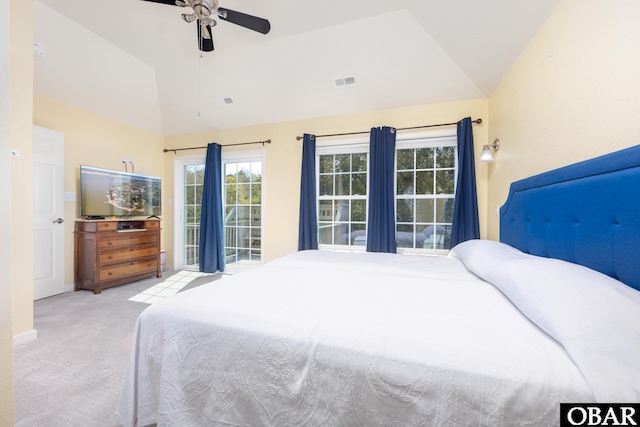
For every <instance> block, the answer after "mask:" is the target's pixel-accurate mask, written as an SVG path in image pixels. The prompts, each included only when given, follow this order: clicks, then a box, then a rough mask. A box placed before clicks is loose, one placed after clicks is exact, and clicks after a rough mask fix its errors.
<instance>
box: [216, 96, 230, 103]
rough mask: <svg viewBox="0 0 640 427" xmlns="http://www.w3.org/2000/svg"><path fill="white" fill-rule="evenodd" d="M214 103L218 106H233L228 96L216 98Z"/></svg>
mask: <svg viewBox="0 0 640 427" xmlns="http://www.w3.org/2000/svg"><path fill="white" fill-rule="evenodd" d="M216 103H217V104H218V105H231V104H233V98H231V97H230V96H221V97H220V98H216Z"/></svg>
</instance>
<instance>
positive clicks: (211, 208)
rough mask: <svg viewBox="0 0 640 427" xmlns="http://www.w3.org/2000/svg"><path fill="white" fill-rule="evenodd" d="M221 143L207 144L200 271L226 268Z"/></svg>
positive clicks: (201, 224) (208, 271)
mask: <svg viewBox="0 0 640 427" xmlns="http://www.w3.org/2000/svg"><path fill="white" fill-rule="evenodd" d="M221 152H222V150H221V146H220V145H218V144H215V143H211V144H209V145H208V146H207V160H206V162H205V165H204V185H203V187H202V211H201V213H200V246H199V249H200V254H199V258H200V271H203V272H206V273H215V272H216V271H224V222H223V217H222V154H221Z"/></svg>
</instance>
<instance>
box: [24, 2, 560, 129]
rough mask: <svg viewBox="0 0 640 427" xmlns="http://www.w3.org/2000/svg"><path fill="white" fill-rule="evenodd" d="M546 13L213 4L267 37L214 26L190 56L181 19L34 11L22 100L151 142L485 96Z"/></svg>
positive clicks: (118, 5)
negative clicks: (226, 100)
mask: <svg viewBox="0 0 640 427" xmlns="http://www.w3.org/2000/svg"><path fill="white" fill-rule="evenodd" d="M559 1H560V0H535V1H533V0H531V1H513V0H484V1H478V0H447V1H443V0H385V1H382V0H343V1H342V2H339V3H337V4H336V3H333V4H328V3H326V2H323V1H317V0H315V1H312V0H220V6H222V7H226V8H229V9H233V10H237V11H241V12H245V13H248V14H251V15H256V16H260V17H263V18H267V19H269V21H270V22H271V32H270V33H269V34H267V35H263V34H259V33H256V32H254V31H251V30H247V29H245V28H242V27H239V26H236V25H233V24H231V23H228V22H225V21H218V25H217V26H216V27H214V28H213V39H214V45H215V50H214V51H213V52H205V53H203V55H202V58H201V57H200V52H199V51H198V50H197V30H196V26H195V25H196V24H195V23H191V24H187V23H186V22H184V21H183V20H182V19H181V17H180V15H181V14H182V13H184V12H187V10H185V9H182V8H179V7H175V6H170V5H164V4H157V3H151V2H147V1H140V0H82V1H78V0H36V1H35V13H34V15H35V17H34V19H35V30H34V33H35V34H34V41H35V42H36V43H38V44H40V45H42V47H43V48H44V50H45V54H44V56H41V57H36V58H35V60H34V63H35V65H34V67H35V70H34V75H35V82H34V90H35V92H36V93H37V94H40V95H44V96H47V97H51V98H54V99H57V100H59V101H61V102H64V103H67V104H71V105H75V106H78V107H80V108H83V109H86V110H89V111H93V112H96V113H98V114H102V115H104V116H107V117H110V118H113V119H116V120H119V121H121V122H124V123H128V124H130V125H133V126H135V127H138V128H141V129H144V130H148V131H151V132H154V133H157V134H161V135H177V134H186V133H192V132H201V131H207V130H212V129H221V128H231V127H240V126H250V125H256V124H262V123H271V122H280V121H288V120H298V119H305V118H312V117H321V116H330V115H338V114H347V113H354V112H360V111H370V110H377V109H386V108H395V107H402V106H410V105H419V104H430V103H438V102H448V101H457V100H464V99H476V98H486V97H487V96H489V95H490V93H491V92H492V91H493V89H494V88H495V87H496V85H497V84H498V83H499V82H500V80H501V79H502V77H503V76H504V75H505V73H506V72H507V71H508V69H509V68H510V67H511V65H512V64H513V63H514V62H515V60H516V59H517V57H518V56H519V55H520V53H521V52H522V51H523V50H524V48H525V47H526V46H527V44H528V43H529V42H530V40H531V39H532V38H533V36H534V34H535V33H536V32H537V31H538V30H539V29H540V27H541V26H542V24H543V23H544V21H545V20H546V19H547V18H548V16H549V15H550V14H551V12H552V11H553V9H554V8H555V7H556V5H557V4H558V2H559ZM329 6H331V7H329ZM347 76H355V78H356V85H354V86H349V87H342V88H334V84H333V81H334V79H335V78H340V77H347ZM227 96H228V97H232V98H233V100H234V103H233V104H232V105H225V106H222V105H219V104H218V103H217V102H216V98H218V97H227Z"/></svg>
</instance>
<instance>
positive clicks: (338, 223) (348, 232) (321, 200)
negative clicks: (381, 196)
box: [317, 152, 368, 246]
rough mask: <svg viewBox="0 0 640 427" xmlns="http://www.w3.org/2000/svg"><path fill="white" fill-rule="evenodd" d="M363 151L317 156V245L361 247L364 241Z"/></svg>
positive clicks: (364, 182) (365, 172)
mask: <svg viewBox="0 0 640 427" xmlns="http://www.w3.org/2000/svg"><path fill="white" fill-rule="evenodd" d="M367 161H368V154H367V153H366V152H346V153H345V152H343V153H337V154H336V153H334V154H320V155H319V156H318V168H317V169H318V243H319V244H320V245H341V246H364V244H365V242H366V238H367V231H366V226H367Z"/></svg>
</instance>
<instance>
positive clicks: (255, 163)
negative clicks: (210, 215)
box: [223, 158, 262, 266]
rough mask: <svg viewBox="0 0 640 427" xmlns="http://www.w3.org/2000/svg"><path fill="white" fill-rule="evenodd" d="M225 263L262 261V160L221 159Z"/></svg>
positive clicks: (246, 263)
mask: <svg viewBox="0 0 640 427" xmlns="http://www.w3.org/2000/svg"><path fill="white" fill-rule="evenodd" d="M223 168H224V176H225V178H224V182H225V184H224V201H225V203H224V215H225V217H224V227H225V236H224V249H225V264H226V265H227V266H230V265H231V264H234V263H239V264H244V265H252V264H256V263H261V262H262V160H261V159H260V158H258V159H253V158H244V159H238V158H235V159H234V158H230V159H223Z"/></svg>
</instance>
